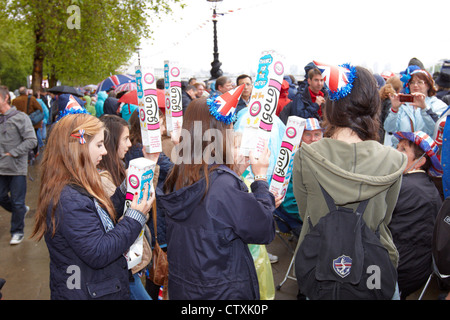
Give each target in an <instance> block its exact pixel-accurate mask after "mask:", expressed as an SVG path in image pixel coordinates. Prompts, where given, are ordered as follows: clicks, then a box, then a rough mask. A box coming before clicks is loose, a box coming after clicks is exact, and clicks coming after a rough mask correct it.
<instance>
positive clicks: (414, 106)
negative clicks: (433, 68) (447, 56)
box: [384, 69, 447, 145]
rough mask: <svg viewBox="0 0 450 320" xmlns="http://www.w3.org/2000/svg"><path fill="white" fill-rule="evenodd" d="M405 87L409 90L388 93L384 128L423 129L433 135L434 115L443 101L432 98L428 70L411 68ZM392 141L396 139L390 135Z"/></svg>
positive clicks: (432, 86) (432, 82) (441, 106)
mask: <svg viewBox="0 0 450 320" xmlns="http://www.w3.org/2000/svg"><path fill="white" fill-rule="evenodd" d="M406 88H407V89H408V90H409V91H410V94H407V95H405V94H391V95H390V96H389V98H390V100H391V104H392V107H391V109H390V111H389V113H388V115H387V117H386V119H385V121H384V129H385V130H386V131H387V132H397V131H402V132H415V131H423V132H425V133H426V134H428V135H429V136H430V137H433V138H435V137H434V136H433V134H434V132H435V125H436V121H437V119H438V118H439V117H440V116H441V115H442V113H443V112H444V111H445V110H446V109H447V105H446V104H445V103H444V102H442V101H441V100H439V99H438V98H436V88H435V86H434V80H433V77H432V76H431V74H430V73H429V72H428V71H426V70H423V69H417V70H414V71H413V72H411V78H410V79H409V81H408V84H407V86H406ZM392 140H393V144H394V145H396V144H397V143H398V141H397V139H394V138H393V139H392Z"/></svg>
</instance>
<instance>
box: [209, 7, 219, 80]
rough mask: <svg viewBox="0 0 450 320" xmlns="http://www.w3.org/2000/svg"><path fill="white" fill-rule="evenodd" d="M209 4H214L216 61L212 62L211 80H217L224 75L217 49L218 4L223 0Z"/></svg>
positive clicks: (214, 54)
mask: <svg viewBox="0 0 450 320" xmlns="http://www.w3.org/2000/svg"><path fill="white" fill-rule="evenodd" d="M206 1H208V2H212V5H213V26H214V53H213V56H214V60H213V62H211V67H212V68H211V78H210V80H214V79H217V78H218V77H220V76H221V75H223V71H222V70H221V69H220V66H221V65H222V63H221V62H220V61H219V52H218V47H217V19H216V18H217V12H216V8H217V3H218V2H222V0H206Z"/></svg>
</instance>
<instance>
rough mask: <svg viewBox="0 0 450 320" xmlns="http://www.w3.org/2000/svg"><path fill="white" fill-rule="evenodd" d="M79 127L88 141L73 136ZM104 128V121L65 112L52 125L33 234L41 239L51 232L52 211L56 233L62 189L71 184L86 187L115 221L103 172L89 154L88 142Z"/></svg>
mask: <svg viewBox="0 0 450 320" xmlns="http://www.w3.org/2000/svg"><path fill="white" fill-rule="evenodd" d="M80 129H83V130H84V131H85V132H84V138H85V140H86V143H85V144H81V143H80V139H79V138H76V137H74V136H72V135H76V134H78V132H79V130H80ZM102 130H104V124H103V123H102V122H101V121H100V120H99V119H97V118H96V117H94V116H91V115H89V114H72V115H66V116H65V117H63V118H62V119H61V120H59V121H58V122H57V123H56V124H55V125H54V127H53V128H52V130H51V133H50V135H49V138H48V142H47V146H46V148H45V151H44V155H43V159H42V162H41V166H40V167H41V186H40V190H39V199H38V206H37V210H36V217H35V225H34V229H33V233H32V235H31V237H35V238H36V239H37V240H40V239H41V238H42V237H43V236H44V235H45V234H46V233H47V232H48V226H47V215H48V214H51V225H52V226H51V230H52V236H54V235H55V232H56V228H57V226H56V220H55V209H56V206H57V205H58V202H59V199H60V194H61V191H62V190H63V188H64V187H65V186H66V185H68V184H73V185H76V186H79V187H81V188H83V189H85V190H86V191H87V192H88V193H89V194H90V195H92V196H93V197H94V198H96V199H97V200H98V202H99V203H100V205H101V206H102V207H103V208H104V209H105V210H106V211H107V212H108V213H109V215H110V216H111V218H112V219H113V221H115V210H114V207H113V205H112V202H111V200H110V199H109V198H108V197H107V196H106V194H105V192H104V190H103V185H102V183H101V179H100V175H99V174H98V172H97V168H96V166H95V164H94V163H92V160H91V158H90V155H89V143H90V142H91V141H92V139H93V137H94V136H95V135H96V134H98V133H100V132H101V131H102ZM50 205H51V206H52V207H51V208H49V206H50ZM49 209H51V210H50V211H49Z"/></svg>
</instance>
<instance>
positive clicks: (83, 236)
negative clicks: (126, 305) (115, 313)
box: [45, 186, 145, 300]
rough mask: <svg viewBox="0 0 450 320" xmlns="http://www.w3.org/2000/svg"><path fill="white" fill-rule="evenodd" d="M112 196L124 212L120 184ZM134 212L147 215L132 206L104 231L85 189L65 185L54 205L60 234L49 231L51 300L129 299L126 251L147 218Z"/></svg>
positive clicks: (46, 236) (47, 235)
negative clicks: (56, 203) (112, 226)
mask: <svg viewBox="0 0 450 320" xmlns="http://www.w3.org/2000/svg"><path fill="white" fill-rule="evenodd" d="M111 200H113V204H114V206H115V208H116V212H118V213H122V212H123V206H124V201H125V195H124V193H123V192H122V191H121V189H120V187H119V188H117V190H116V192H115V194H114V195H113V196H112V198H111ZM50 207H51V206H49V211H48V212H49V213H50V210H51V209H50ZM132 213H134V214H136V213H138V215H140V216H141V217H143V216H142V214H141V213H139V211H135V210H131V209H129V210H128V211H127V212H126V214H125V215H124V217H123V219H122V220H120V221H119V222H118V223H117V224H116V225H115V226H114V228H113V229H112V230H110V231H109V232H106V231H105V228H104V226H103V224H102V222H101V220H100V216H99V214H98V212H97V210H96V207H95V203H94V199H93V198H92V197H91V196H90V195H89V194H88V193H87V192H86V191H85V190H84V189H81V188H78V187H72V186H66V187H64V189H63V190H62V192H61V197H60V200H59V203H58V205H57V207H56V210H55V218H56V221H57V222H56V226H57V228H56V234H55V236H54V237H52V236H51V232H48V233H47V234H46V235H45V241H46V243H47V247H48V251H49V254H50V291H51V299H58V300H59V299H70V300H74V299H76V300H79V299H83V300H84V299H129V274H128V267H127V262H126V259H125V257H124V256H123V253H124V252H126V251H127V250H128V249H129V248H130V246H131V245H132V244H133V242H134V241H135V240H136V238H137V237H138V235H139V233H140V231H141V229H142V226H143V223H145V218H144V220H143V221H142V220H141V221H138V220H139V219H136V217H135V216H133V217H131V214H132ZM50 216H51V214H48V215H47V223H48V225H49V226H51V224H50ZM138 218H140V217H138ZM49 230H51V228H49Z"/></svg>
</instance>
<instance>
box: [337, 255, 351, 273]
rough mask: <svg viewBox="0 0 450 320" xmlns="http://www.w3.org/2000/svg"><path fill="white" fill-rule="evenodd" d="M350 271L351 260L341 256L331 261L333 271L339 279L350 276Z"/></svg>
mask: <svg viewBox="0 0 450 320" xmlns="http://www.w3.org/2000/svg"><path fill="white" fill-rule="evenodd" d="M351 269H352V258H350V257H348V256H346V255H342V256H339V257H337V258H336V259H334V260H333V270H334V272H336V273H337V274H338V275H339V276H340V277H341V278H345V277H346V276H348V275H349V274H350V270H351Z"/></svg>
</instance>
